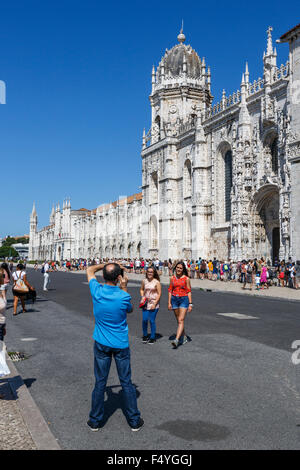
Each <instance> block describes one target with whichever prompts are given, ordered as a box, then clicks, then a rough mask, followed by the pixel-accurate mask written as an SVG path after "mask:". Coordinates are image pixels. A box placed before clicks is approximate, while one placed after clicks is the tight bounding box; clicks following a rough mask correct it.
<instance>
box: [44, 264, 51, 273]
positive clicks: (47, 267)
mask: <svg viewBox="0 0 300 470" xmlns="http://www.w3.org/2000/svg"><path fill="white" fill-rule="evenodd" d="M49 268H50V266H49V264H48V263H45V264H44V272H45V273H47V272H48V271H49Z"/></svg>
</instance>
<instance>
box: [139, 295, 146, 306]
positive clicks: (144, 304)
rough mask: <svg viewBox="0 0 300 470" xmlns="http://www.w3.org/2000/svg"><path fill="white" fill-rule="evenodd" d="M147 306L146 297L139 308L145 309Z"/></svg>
mask: <svg viewBox="0 0 300 470" xmlns="http://www.w3.org/2000/svg"><path fill="white" fill-rule="evenodd" d="M146 305H147V299H146V297H145V298H144V300H142V301H141V302H140V305H139V307H140V308H145V307H146Z"/></svg>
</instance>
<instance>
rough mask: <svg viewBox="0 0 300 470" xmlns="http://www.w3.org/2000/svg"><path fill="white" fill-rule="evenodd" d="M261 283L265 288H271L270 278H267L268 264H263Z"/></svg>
mask: <svg viewBox="0 0 300 470" xmlns="http://www.w3.org/2000/svg"><path fill="white" fill-rule="evenodd" d="M260 283H261V285H262V286H263V287H262V288H263V289H265V287H266V288H267V289H269V286H268V278H267V266H266V265H263V266H262V268H261V276H260Z"/></svg>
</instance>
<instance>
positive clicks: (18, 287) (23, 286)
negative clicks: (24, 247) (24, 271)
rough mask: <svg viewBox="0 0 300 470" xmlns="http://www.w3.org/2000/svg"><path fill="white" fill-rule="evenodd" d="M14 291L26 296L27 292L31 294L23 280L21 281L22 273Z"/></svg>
mask: <svg viewBox="0 0 300 470" xmlns="http://www.w3.org/2000/svg"><path fill="white" fill-rule="evenodd" d="M14 290H15V291H16V292H18V293H19V294H26V293H27V292H29V288H28V287H27V286H26V284H25V282H24V281H23V279H21V273H20V277H18V279H17V281H16V283H15V285H14Z"/></svg>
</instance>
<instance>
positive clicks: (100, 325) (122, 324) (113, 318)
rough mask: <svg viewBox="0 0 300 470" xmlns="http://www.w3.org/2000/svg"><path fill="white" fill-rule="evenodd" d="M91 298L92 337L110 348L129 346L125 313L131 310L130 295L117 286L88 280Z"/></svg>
mask: <svg viewBox="0 0 300 470" xmlns="http://www.w3.org/2000/svg"><path fill="white" fill-rule="evenodd" d="M89 286H90V291H91V294H92V299H93V306H94V316H95V329H94V334H93V338H94V340H95V341H97V343H100V344H103V345H104V346H109V347H111V348H117V349H125V348H128V347H129V341H128V325H127V313H129V312H131V309H132V306H131V302H130V301H131V297H130V295H129V294H128V293H127V292H125V291H123V290H122V289H120V288H119V287H118V286H115V287H114V286H109V285H107V284H104V285H102V284H99V282H98V281H97V280H96V279H91V280H90V282H89Z"/></svg>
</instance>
